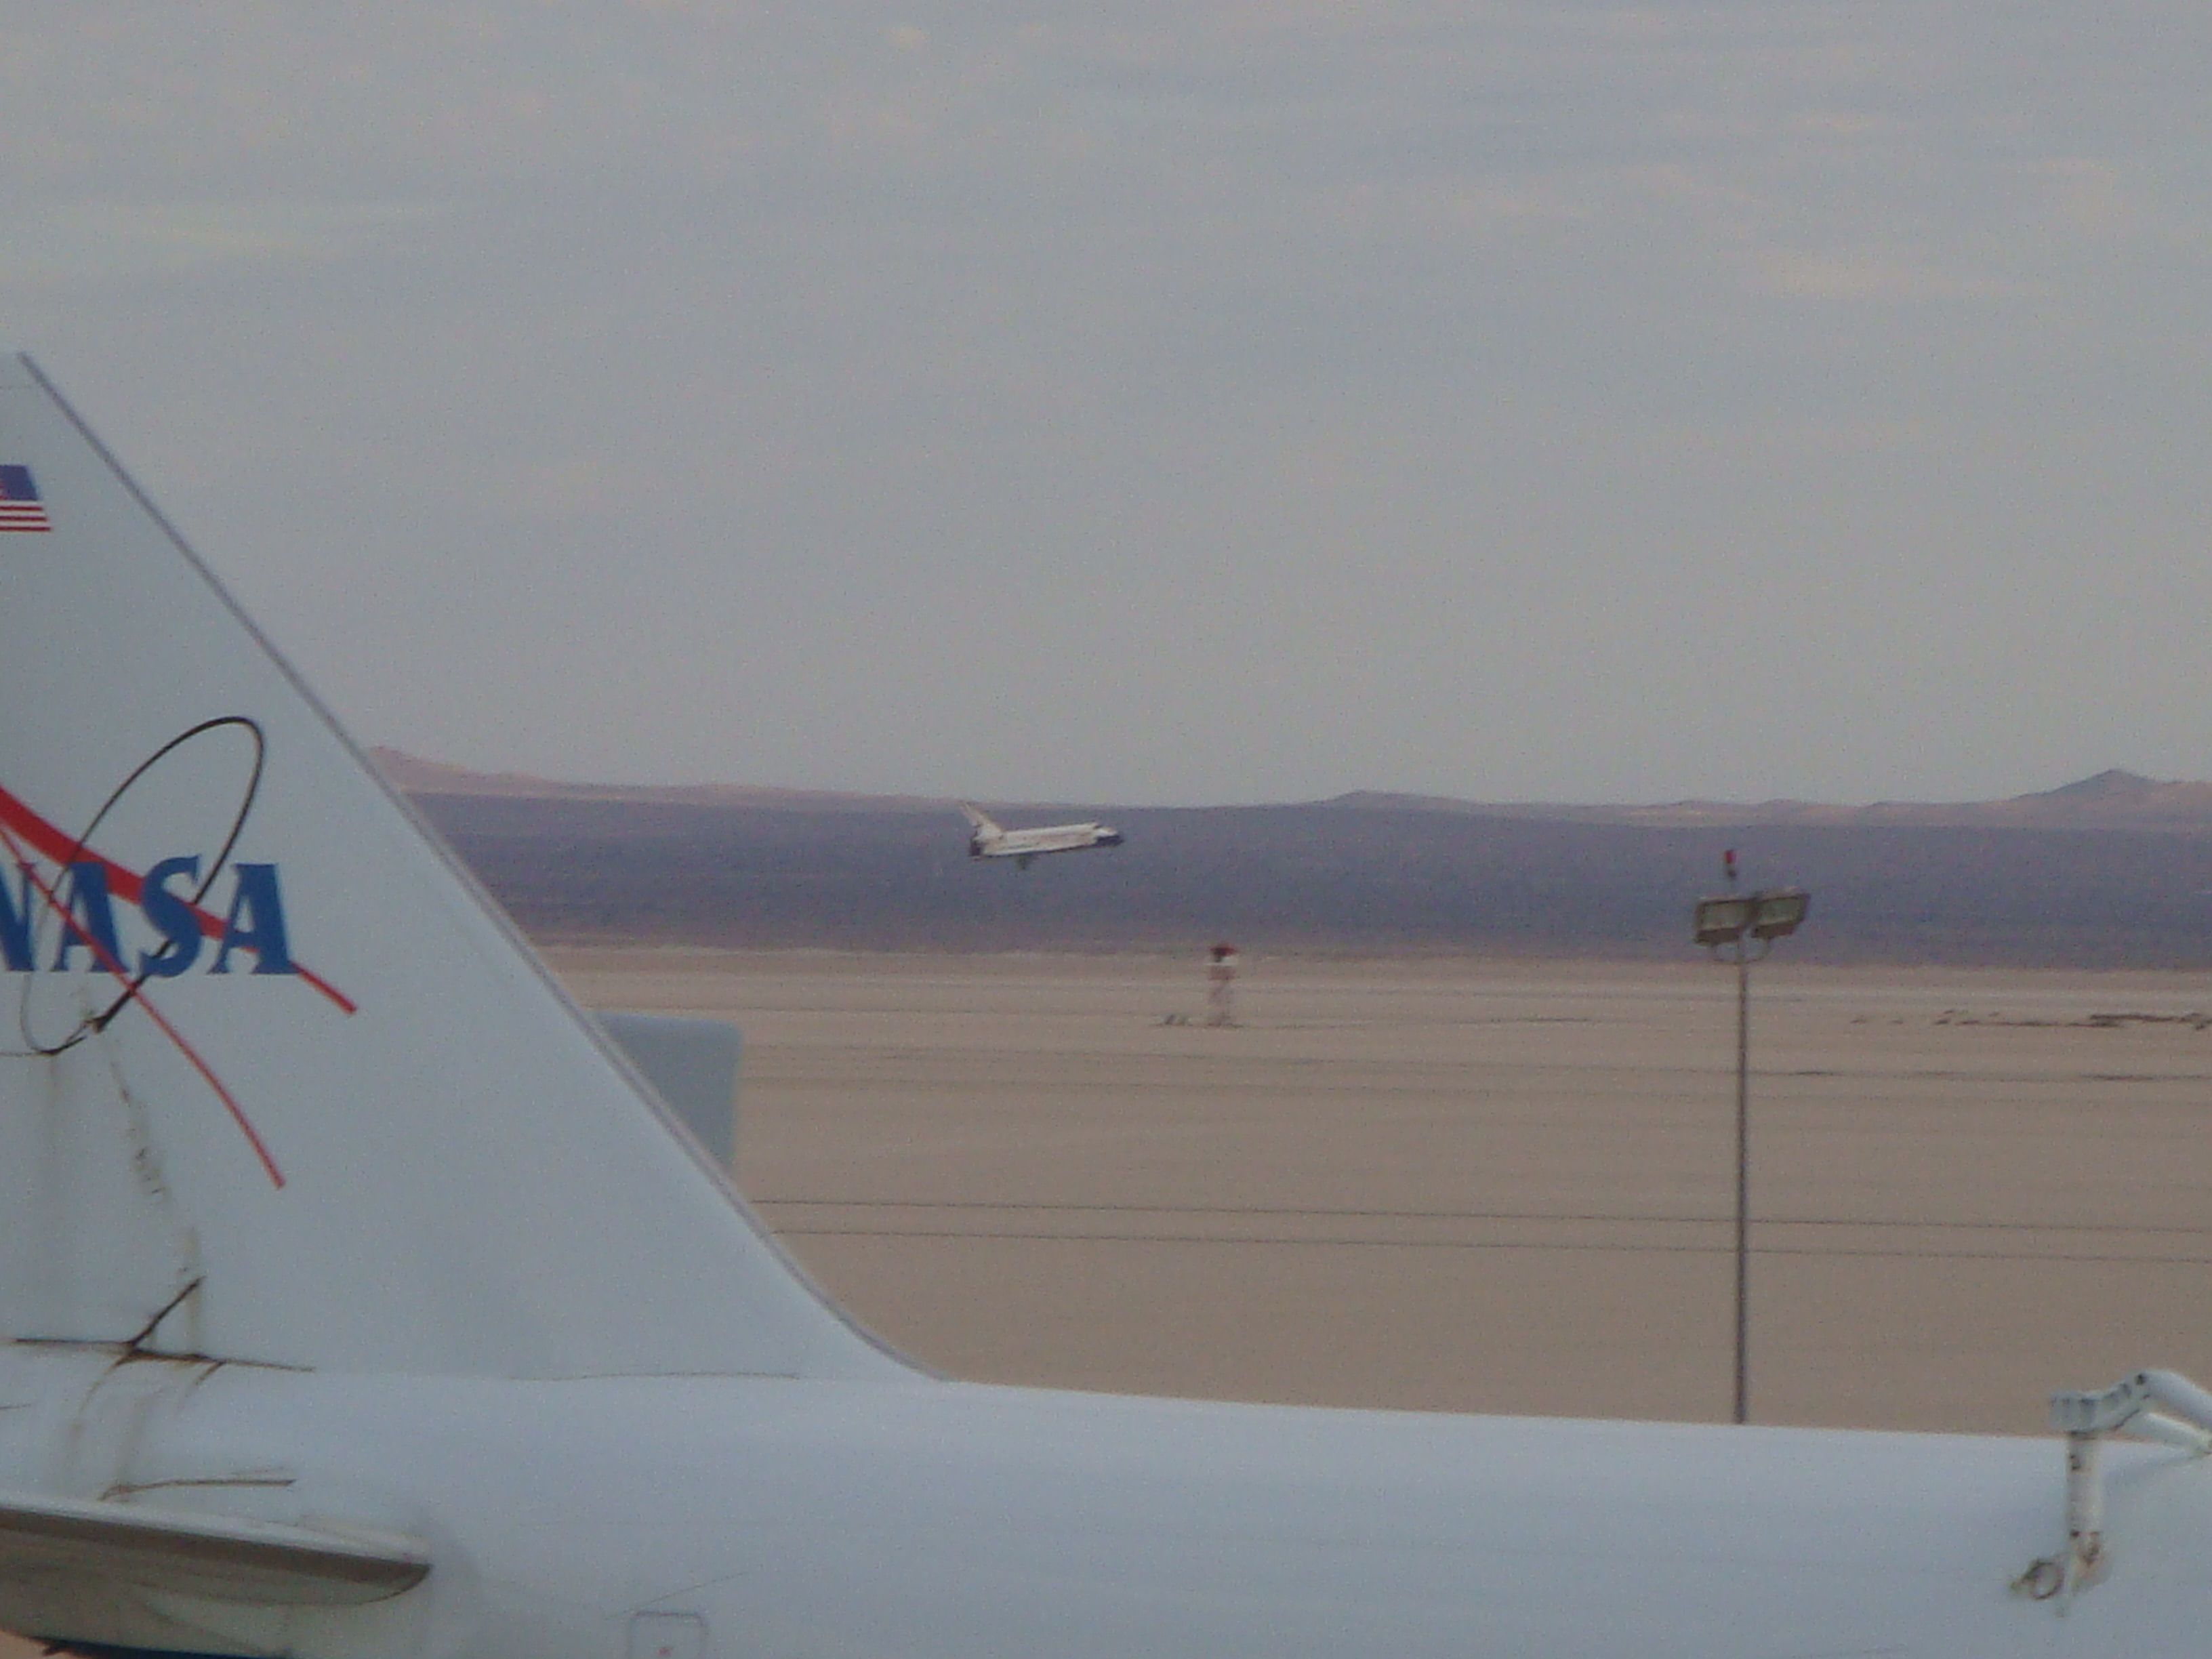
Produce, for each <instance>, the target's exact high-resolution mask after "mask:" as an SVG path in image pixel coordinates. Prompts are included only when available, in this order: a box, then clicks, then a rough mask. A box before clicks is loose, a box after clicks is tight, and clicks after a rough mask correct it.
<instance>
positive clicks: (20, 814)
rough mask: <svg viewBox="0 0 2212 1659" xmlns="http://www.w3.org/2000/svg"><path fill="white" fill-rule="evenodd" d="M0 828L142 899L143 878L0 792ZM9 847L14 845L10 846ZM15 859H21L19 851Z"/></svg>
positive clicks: (351, 1003)
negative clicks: (84, 864)
mask: <svg viewBox="0 0 2212 1659" xmlns="http://www.w3.org/2000/svg"><path fill="white" fill-rule="evenodd" d="M0 826H4V827H5V828H6V829H11V830H13V831H14V832H15V834H16V835H18V836H21V837H22V838H23V840H24V841H25V842H28V843H29V844H30V846H31V848H33V850H34V851H36V852H39V853H41V854H45V856H46V859H47V860H49V861H51V862H52V863H54V864H67V863H69V862H70V860H73V859H74V860H86V861H89V862H91V863H94V864H97V865H98V866H100V868H101V869H102V870H103V871H105V872H106V875H107V886H108V890H109V891H111V892H113V893H116V894H118V895H120V896H122V897H124V898H125V899H127V900H129V901H130V902H131V903H133V904H137V903H139V902H141V901H142V899H143V896H144V895H145V891H146V878H145V877H143V876H142V875H140V874H139V873H138V872H137V871H135V870H131V869H129V868H126V867H125V866H123V865H120V864H118V863H116V862H115V861H114V860H112V859H106V858H102V857H101V856H100V854H98V853H95V852H94V851H93V850H92V848H89V847H84V846H81V845H79V843H78V842H77V840H76V837H75V836H70V835H67V834H64V832H63V831H62V830H60V829H57V828H55V827H54V826H53V825H52V824H51V823H47V822H46V819H44V818H42V817H40V816H39V815H38V814H37V813H36V812H33V811H32V810H31V809H30V808H29V807H27V806H26V805H23V803H22V802H21V801H20V800H18V799H16V798H15V796H14V795H11V794H9V793H8V792H7V791H6V790H5V789H0ZM10 845H11V846H12V845H13V842H10ZM18 855H19V856H20V850H19V854H18ZM34 879H35V878H34ZM40 891H41V892H45V891H46V888H45V884H43V883H41V884H40ZM48 901H49V902H52V895H51V894H49V895H48ZM187 908H190V909H191V913H192V919H193V920H194V921H197V922H198V923H199V927H200V932H201V933H204V934H205V935H206V936H207V937H208V938H210V939H221V938H222V933H223V921H222V918H221V917H220V916H216V915H210V913H209V912H207V911H205V910H203V909H201V908H199V906H197V904H195V905H191V906H188V907H187ZM109 971H111V972H112V973H113V974H114V975H116V977H117V978H118V979H120V978H122V977H123V976H124V975H123V970H122V969H121V968H120V967H119V966H115V965H112V964H110V965H109ZM300 977H301V979H303V980H305V981H307V983H308V984H310V985H312V986H313V987H315V989H316V990H317V991H319V992H320V993H321V994H323V995H324V996H325V997H327V998H329V999H330V1000H331V1002H332V1003H334V1004H335V1005H337V1007H338V1008H339V1009H340V1010H341V1011H342V1012H345V1013H349V1014H350V1013H354V1012H357V1011H358V1009H359V1007H360V1004H358V1003H356V1001H355V1000H353V999H352V998H351V997H349V996H348V995H347V994H345V993H344V992H343V991H341V990H339V989H338V988H337V986H335V985H332V984H331V982H330V981H328V980H326V979H325V978H324V977H323V976H322V975H320V974H317V973H313V972H311V971H309V970H308V969H306V968H301V969H300ZM149 1007H150V1005H149Z"/></svg>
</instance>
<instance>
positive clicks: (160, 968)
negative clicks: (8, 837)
mask: <svg viewBox="0 0 2212 1659" xmlns="http://www.w3.org/2000/svg"><path fill="white" fill-rule="evenodd" d="M113 868H114V866H110V865H108V864H106V862H104V861H102V860H94V859H80V860H76V861H75V862H73V863H71V864H70V865H68V866H65V867H64V869H63V871H62V872H61V875H60V878H59V879H58V881H53V882H49V881H47V880H46V879H45V878H42V877H41V876H40V873H39V872H38V871H37V870H36V869H35V868H33V866H31V865H29V864H25V863H18V864H17V865H16V866H15V881H14V883H13V884H12V887H11V884H9V882H7V881H6V880H4V879H0V969H4V970H5V971H6V972H8V973H11V974H29V973H39V972H46V973H57V974H59V973H70V972H74V971H77V970H79V969H82V968H89V969H91V970H92V971H94V972H95V973H101V972H104V973H109V974H113V975H117V976H118V977H122V976H125V975H134V976H137V977H139V978H142V979H173V978H175V977H176V976H177V975H179V974H184V973H186V972H189V971H190V970H191V969H192V967H193V966H194V965H195V964H196V963H198V962H199V961H200V959H201V958H202V957H204V956H209V952H208V951H207V946H208V945H210V943H212V944H213V945H214V947H215V949H214V951H213V953H212V956H211V957H210V959H209V960H208V963H207V965H206V967H205V969H204V972H206V973H210V974H228V973H229V972H231V971H232V967H231V958H232V957H233V956H234V954H236V953H239V952H244V953H245V956H244V957H243V958H242V959H245V960H250V961H251V963H252V966H251V967H250V968H249V969H247V971H248V972H250V973H254V974H292V975H296V974H298V973H299V972H300V969H299V968H298V966H297V965H296V964H295V963H294V962H293V960H292V947H291V940H290V936H289V933H287V931H286V928H285V925H284V890H283V884H282V882H281V880H280V879H279V878H278V873H277V868H276V866H275V865H273V864H236V865H233V866H230V869H231V875H232V882H231V889H230V896H229V902H228V905H227V906H226V907H225V908H224V909H223V912H222V915H220V916H218V915H216V913H215V911H214V910H212V909H203V908H200V903H199V902H198V899H197V897H196V895H197V894H198V891H199V888H200V885H201V884H200V860H199V859H198V857H197V856H196V855H190V854H187V855H180V856H179V857H176V858H169V859H164V860H161V862H160V863H159V864H156V865H155V866H153V867H152V868H150V869H149V870H148V871H147V872H146V874H145V876H144V877H143V879H140V880H137V881H130V880H129V879H128V878H127V875H126V879H125V886H126V888H135V889H136V892H135V895H134V894H131V893H130V892H128V891H126V893H125V895H124V896H121V897H120V898H119V899H118V895H117V893H116V890H115V887H116V884H115V883H114V882H113V881H112V879H111V871H112V869H113ZM134 896H135V899H136V902H135V904H134V903H133V902H132V898H133V897H134ZM47 911H52V912H54V913H56V914H58V915H59V917H60V919H61V923H62V925H61V927H60V928H59V929H58V940H57V942H56V943H54V945H53V946H52V951H51V952H42V951H41V950H40V933H41V932H42V931H43V930H42V929H40V927H39V926H38V921H39V918H40V915H42V914H44V913H46V912H47ZM118 913H119V915H120V917H121V918H123V919H128V918H130V917H131V915H134V914H135V915H136V917H137V925H134V926H132V927H131V930H130V932H131V937H130V938H129V939H125V930H124V927H123V926H122V925H119V922H118ZM42 955H43V956H44V957H45V959H44V960H43V961H41V960H40V957H41V956H42Z"/></svg>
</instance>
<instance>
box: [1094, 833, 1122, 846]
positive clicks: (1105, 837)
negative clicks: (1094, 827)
mask: <svg viewBox="0 0 2212 1659" xmlns="http://www.w3.org/2000/svg"><path fill="white" fill-rule="evenodd" d="M1098 844H1099V845H1100V846H1101V847H1119V846H1120V845H1121V831H1120V830H1119V829H1101V830H1100V831H1099V832H1098Z"/></svg>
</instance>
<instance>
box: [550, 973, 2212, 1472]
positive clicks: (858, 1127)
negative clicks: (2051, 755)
mask: <svg viewBox="0 0 2212 1659" xmlns="http://www.w3.org/2000/svg"><path fill="white" fill-rule="evenodd" d="M1786 951H1787V946H1784V951H1782V952H1778V955H1777V957H1775V959H1773V960H1772V961H1770V962H1769V963H1765V964H1764V965H1762V966H1761V967H1760V968H1759V969H1757V970H1756V971H1755V974H1754V979H1753V1034H1752V1063H1753V1082H1752V1113H1753V1151H1752V1164H1753V1176H1752V1193H1753V1201H1752V1209H1753V1218H1754V1225H1753V1261H1752V1268H1751V1282H1752V1298H1751V1370H1752V1388H1751V1400H1752V1415H1753V1419H1755V1420H1759V1421H1763V1422H1770V1423H1807V1424H1832V1425H1864V1426H1880V1427H1892V1428H1912V1429H1966V1430H1984V1431H2004V1432H2028V1433H2033V1432H2039V1431H2042V1429H2043V1426H2044V1416H2045V1396H2046V1395H2048V1394H2049V1393H2050V1391H2051V1389H2057V1388H2090V1387H2103V1386H2105V1385H2106V1384H2108V1383H2112V1382H2114V1381H2116V1380H2118V1378H2119V1376H2122V1375H2123V1374H2124V1372H2125V1371H2127V1370H2131V1369H2134V1368H2136V1367H2139V1366H2142V1365H2148V1364H2160V1365H2171V1366H2174V1367H2176V1368H2178V1369H2181V1370H2187V1371H2191V1372H2192V1373H2194V1374H2196V1375H2197V1376H2201V1377H2203V1378H2205V1379H2207V1380H2208V1381H2212V1133H2208V1127H2212V1123H2209V1122H2208V1121H2209V1120H2212V1021H2208V1020H2204V1019H2200V1018H2196V1016H2197V1012H2198V1011H2199V1010H2202V1009H2212V985H2208V984H2206V983H2205V982H2204V981H2202V980H2201V979H2198V978H2197V977H2194V976H2190V975H2166V974H2126V973H2062V972H2053V973H2021V972H1976V971H1961V970H1948V969H1947V970H1901V969H1821V968H1812V967H1803V966H1796V965H1793V964H1791V963H1790V962H1789V961H1788V959H1787V956H1786ZM550 954H551V956H552V959H553V961H554V963H555V966H556V969H558V970H559V971H560V972H561V973H562V975H563V976H564V978H565V980H566V981H567V982H568V985H569V986H570V987H571V988H572V990H573V991H574V993H575V994H577V995H578V997H579V998H580V1000H582V1001H583V1002H585V1003H586V1005H587V1006H594V1007H605V1008H629V1009H638V1010H646V1011H651V1012H668V1013H694V1014H702V1015H710V1016H715V1017H720V1018H728V1019H731V1020H733V1021H735V1022H736V1023H737V1024H738V1026H739V1027H740V1028H741V1030H743V1033H744V1042H745V1048H744V1066H743V1075H742V1080H741V1083H740V1088H739V1099H740V1106H739V1121H738V1154H737V1160H736V1165H737V1167H736V1175H737V1177H738V1184H739V1185H740V1186H741V1187H742V1188H744V1191H745V1192H746V1193H747V1194H749V1195H750V1198H751V1200H752V1201H753V1202H754V1204H755V1206H756V1207H757V1209H758V1211H759V1212H760V1214H761V1216H762V1217H763V1219H764V1220H765V1221H766V1223H767V1224H768V1225H769V1226H770V1227H772V1228H773V1229H774V1230H775V1232H776V1233H777V1234H778V1236H779V1237H781V1239H782V1240H783V1241H784V1242H785V1243H786V1244H787V1247H788V1248H789V1249H790V1250H791V1251H792V1253H793V1255H796V1256H797V1257H798V1258H799V1261H802V1262H803V1263H804V1264H805V1267H807V1268H808V1269H809V1270H810V1271H811V1273H813V1274H814V1275H815V1277H816V1278H817V1279H818V1280H819V1281H820V1282H821V1283H822V1284H823V1286H824V1287H826V1289H827V1290H828V1291H829V1292H830V1293H831V1294H833V1295H834V1296H836V1297H837V1298H838V1299H839V1300H841V1301H842V1302H843V1303H844V1304H847V1305H848V1307H849V1308H851V1309H852V1310H854V1313H855V1314H856V1315H857V1316H858V1317H859V1318H860V1320H861V1321H862V1322H864V1323H866V1325H867V1326H869V1327H870V1328H872V1329H873V1330H875V1331H876V1332H878V1334H881V1335H882V1336H883V1337H884V1339H885V1340H888V1341H890V1342H891V1343H892V1344H894V1345H896V1346H897V1347H899V1348H900V1349H901V1350H902V1351H903V1352H907V1353H908V1354H909V1355H911V1356H913V1357H915V1358H917V1359H919V1360H921V1361H923V1362H925V1363H927V1364H930V1365H933V1366H934V1367H937V1368H939V1369H940V1370H945V1371H946V1372H949V1373H951V1374H953V1375H957V1376H967V1377H977V1378H987V1379H992V1380H999V1381H1008V1382H1024V1383H1051V1384H1055V1385H1065V1386H1072V1387H1078V1388H1090V1389H1115V1390H1138V1391H1145V1392H1164V1393H1174V1394H1187V1395H1211V1396H1219V1397H1227V1398H1237V1399H1251V1400H1280V1401H1310V1402H1326V1403H1331V1404H1342V1405H1361V1406H1380V1407H1421V1408H1445V1409H1452V1410H1469V1411H1492V1412H1536V1413H1599V1414H1606V1415H1619V1416H1632V1417H1647V1418H1681V1419H1722V1418H1725V1416H1726V1415H1727V1414H1728V1413H1729V1406H1730V1389H1731V1376H1732V1369H1731V1367H1732V1359H1731V1355H1732V1347H1731V1333H1732V1329H1733V1325H1732V1320H1733V1301H1732V1297H1733V1285H1734V1266H1733V1255H1732V1243H1733V1237H1734V1232H1733V1220H1732V1218H1733V1213H1734V1211H1733V1205H1734V1192H1735V976H1734V974H1733V972H1732V970H1730V969H1726V968H1723V967H1715V966H1712V965H1710V964H1707V963H1703V962H1698V961H1693V962H1686V963H1682V964H1680V965H1667V966H1654V965H1649V964H1645V965H1613V964H1604V963H1556V962H1537V963H1528V962H1522V963H1515V962H1499V961H1486V960H1466V959H1458V960H1412V961H1399V962H1373V961H1339V960H1330V959H1328V958H1322V957H1310V958H1297V957H1284V958H1273V959H1260V960H1254V959H1252V958H1249V957H1248V958H1247V959H1246V961H1245V963H1244V964H1243V975H1242V977H1241V979H1240V981H1239V982H1238V985H1237V1004H1236V1010H1235V1012H1236V1018H1237V1024H1235V1025H1234V1026H1233V1027H1230V1028H1227V1029H1213V1028H1209V1027H1208V1026H1206V1025H1205V1024H1201V1023H1198V1022H1201V1021H1202V1020H1203V1019H1204V1018H1205V1013H1206V984H1205V975H1204V969H1203V966H1202V964H1201V963H1200V961H1198V960H1197V959H1195V958H1191V959H1184V958H1174V959H1170V958H1166V957H1049V956H1022V957H942V956H940V957H931V956H923V955H914V956H866V955H844V954H836V953H817V952H781V953H775V952H771V953H759V954H744V953H720V952H711V951H675V950H646V949H638V950H611V949H608V950H603V949H592V950H582V949H569V950H564V951H553V952H551V953H550ZM1185 1021H1188V1022H1191V1023H1183V1022H1185Z"/></svg>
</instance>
